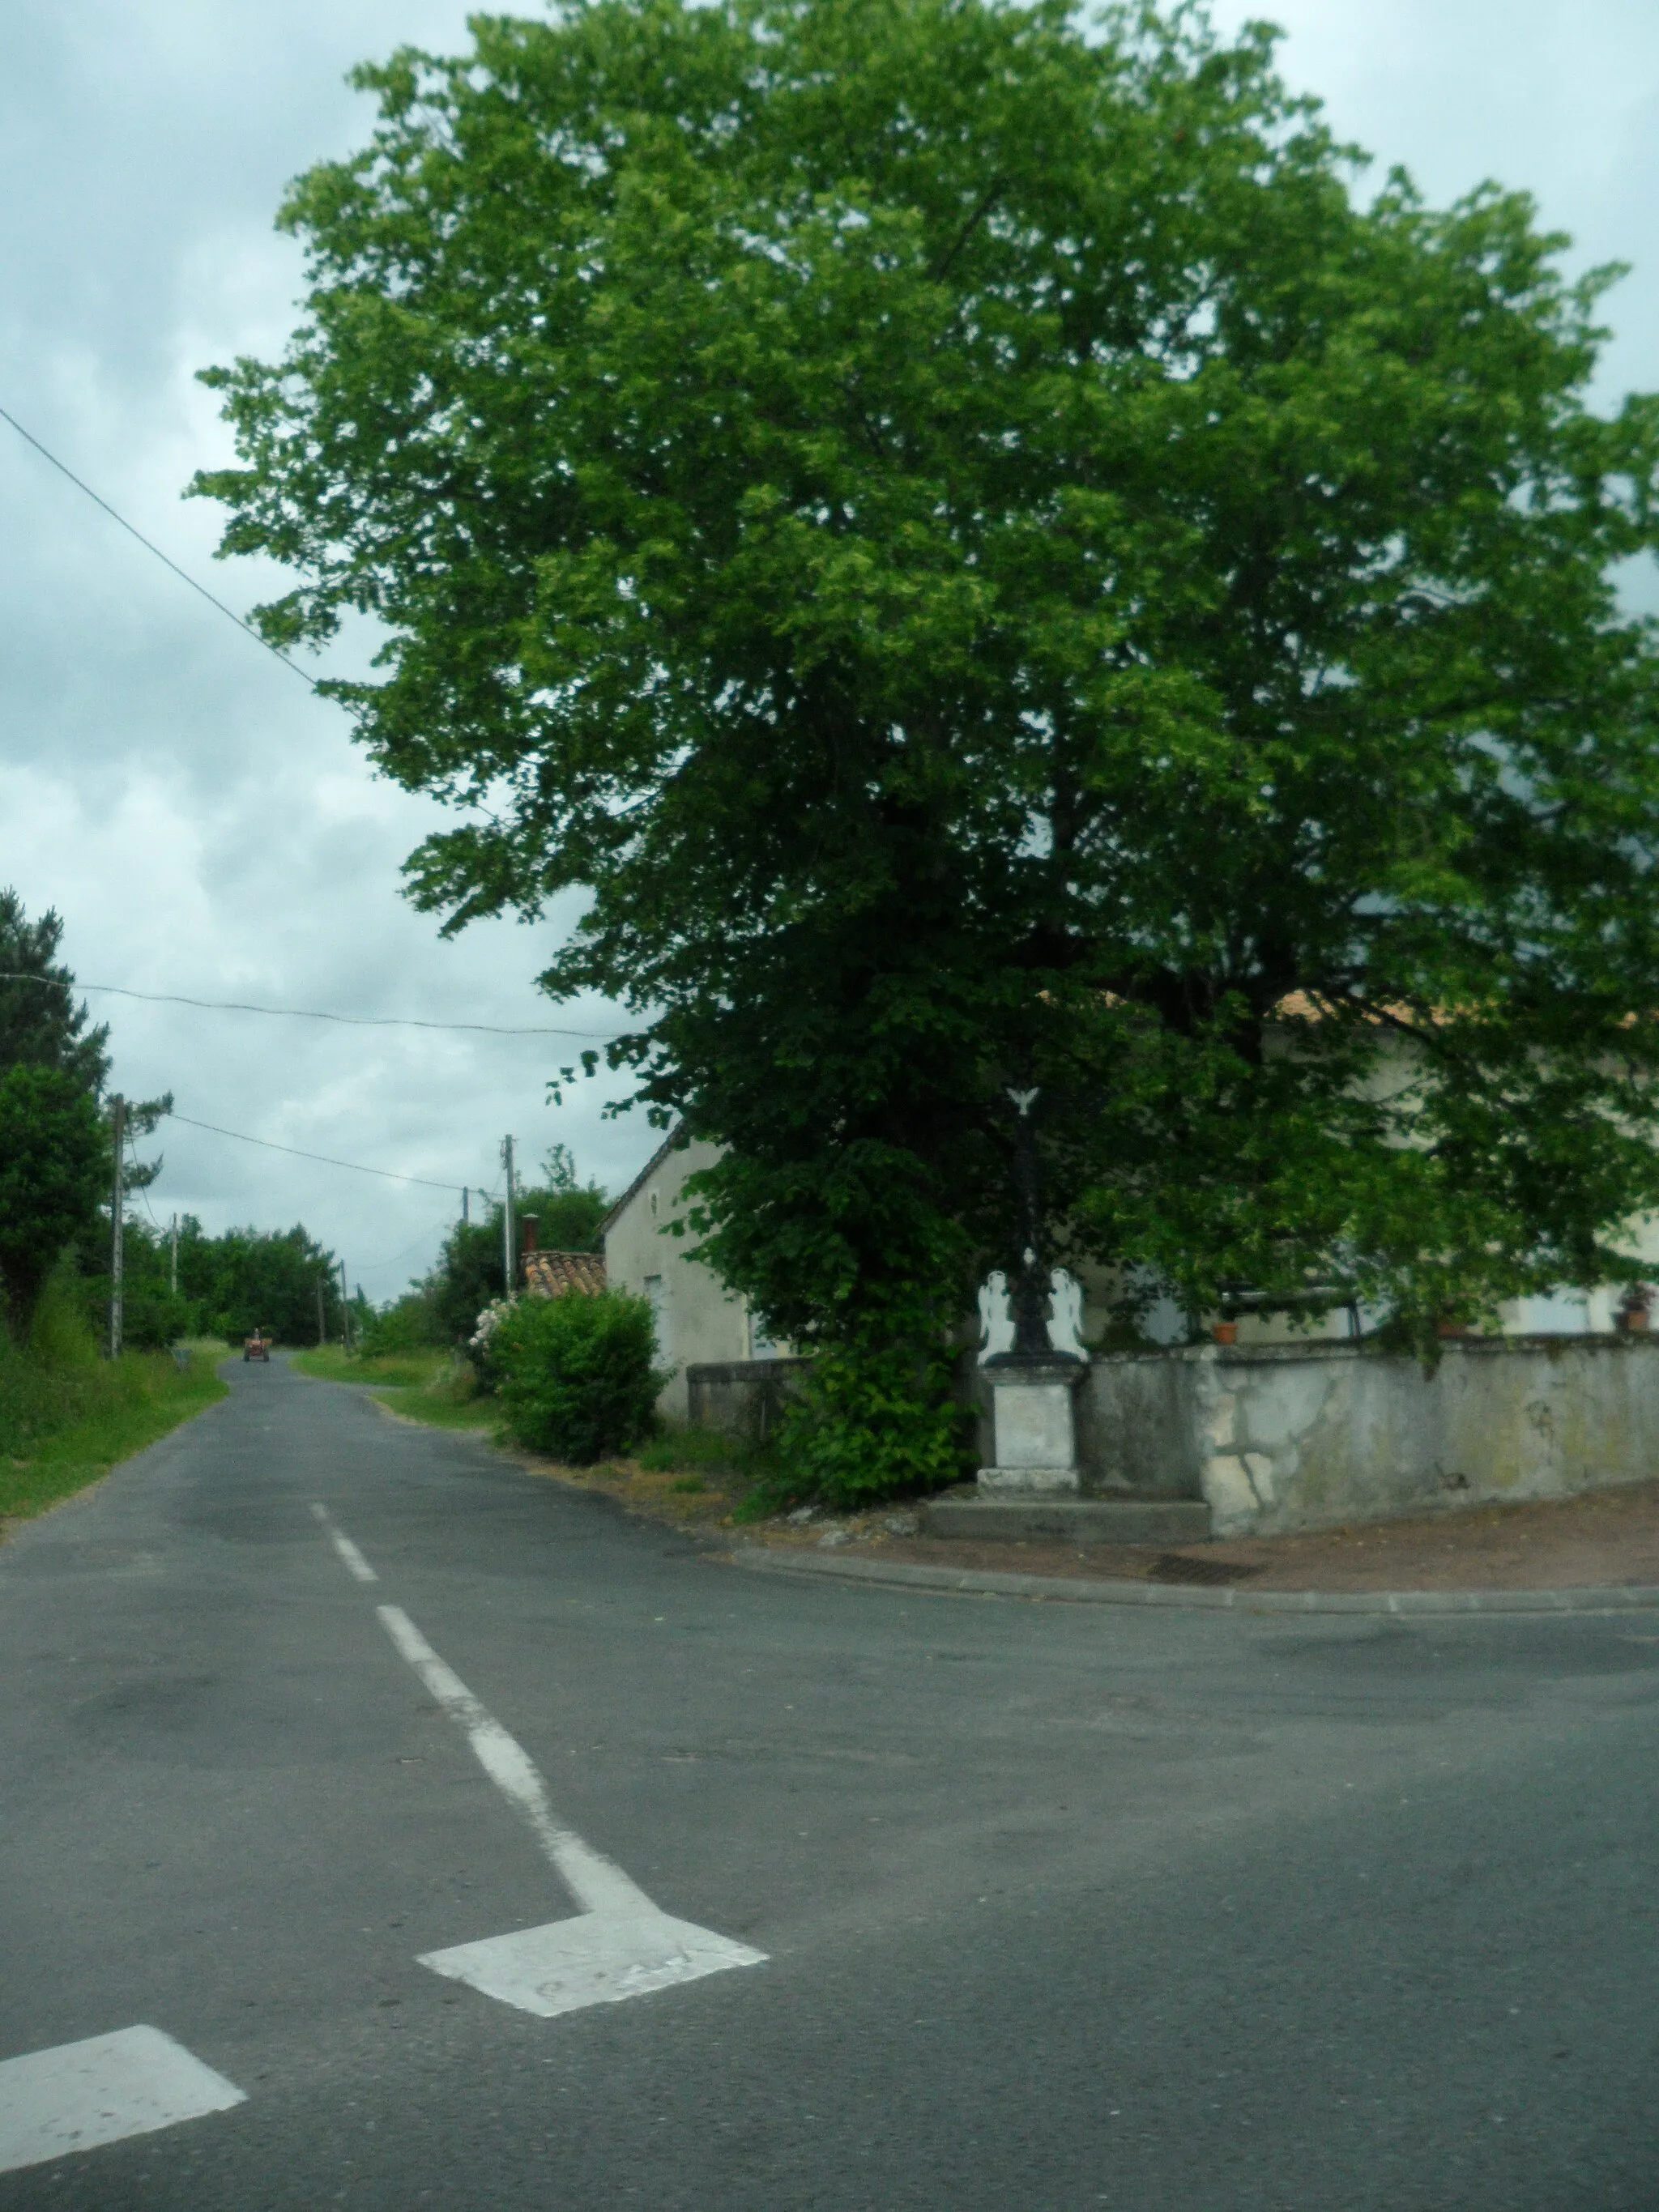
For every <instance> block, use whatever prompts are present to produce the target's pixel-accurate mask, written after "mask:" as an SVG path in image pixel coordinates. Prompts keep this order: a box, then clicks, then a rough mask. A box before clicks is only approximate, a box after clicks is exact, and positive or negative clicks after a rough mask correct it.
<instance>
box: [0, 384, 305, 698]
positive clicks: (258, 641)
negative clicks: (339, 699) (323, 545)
mask: <svg viewBox="0 0 1659 2212" xmlns="http://www.w3.org/2000/svg"><path fill="white" fill-rule="evenodd" d="M0 422H9V423H10V425H11V427H12V428H13V429H14V430H15V431H16V433H17V435H18V436H19V437H20V438H21V439H22V440H23V441H24V443H25V444H26V445H30V446H33V448H34V450H35V452H36V453H39V454H40V457H41V459H43V460H46V461H50V462H51V464H52V467H53V468H55V469H56V470H57V471H58V475H59V476H64V477H68V478H69V480H70V483H72V484H73V485H74V486H75V489H76V491H83V492H85V494H86V495H87V497H88V499H89V500H90V501H92V502H93V504H94V507H102V508H103V510H104V512H105V513H106V515H108V517H109V519H110V520H111V521H112V522H118V523H119V524H120V526H121V527H122V529H123V530H125V532H126V533H127V535H128V537H129V538H137V540H138V543H139V544H141V545H142V546H143V549H144V550H145V551H146V552H147V553H153V554H154V555H155V557H156V559H157V560H158V561H160V562H163V563H164V564H165V565H166V566H167V568H171V569H172V571H173V574H174V575H175V576H177V577H178V579H179V582H180V583H183V584H188V585H189V586H190V588H191V591H192V592H197V593H198V594H199V595H200V596H201V597H202V598H203V599H205V600H206V601H207V603H208V605H210V607H217V609H218V610H219V612H220V613H221V614H222V615H223V616H224V617H225V619H226V620H227V621H228V622H234V623H235V625H236V627H237V629H240V630H242V631H244V632H246V635H248V636H249V637H251V638H252V640H253V642H254V643H255V645H258V646H263V647H264V649H265V651H266V652H267V653H270V655H271V657H272V659H276V660H280V661H281V662H282V664H283V667H284V668H291V669H292V670H293V671H294V673H295V675H296V676H297V677H298V678H299V679H300V681H301V684H308V685H309V686H310V687H311V689H312V690H313V691H315V690H319V688H320V686H319V683H318V679H317V678H316V677H314V676H307V674H306V671H305V670H304V669H303V668H301V665H300V664H299V662H298V661H297V660H290V659H289V657H288V655H287V653H284V652H283V649H282V647H280V646H275V645H273V644H272V643H271V642H270V639H269V638H265V637H261V636H260V635H259V633H258V630H257V629H254V627H253V625H252V623H246V622H244V621H243V620H242V617H240V615H239V614H238V613H237V612H236V611H235V609H234V607H228V606H227V605H225V603H224V601H223V600H222V599H216V598H215V597H214V595H213V593H212V592H210V591H209V589H208V587H207V586H206V585H205V584H198V583H197V580H196V579H195V577H194V576H192V575H191V574H190V572H189V570H188V569H185V568H180V567H179V563H178V562H176V561H175V560H173V558H172V557H171V556H169V555H167V554H166V553H164V552H163V551H162V550H161V547H160V546H159V545H157V544H154V543H153V542H152V540H151V539H149V538H146V537H145V535H144V533H143V531H142V530H139V529H137V528H136V527H135V526H133V525H132V524H131V522H129V521H128V520H127V519H126V517H125V514H118V513H116V511H115V509H114V508H113V507H112V506H111V505H110V503H109V501H107V500H106V499H105V498H102V497H101V496H100V495H99V494H98V493H97V492H95V491H94V489H93V488H92V486H91V485H90V484H89V483H85V482H84V481H83V480H82V478H81V477H77V476H76V473H75V471H74V470H73V469H72V468H70V466H69V465H68V464H67V463H66V462H64V461H60V460H59V459H58V456H57V454H56V453H53V452H52V451H51V449H50V448H49V447H46V446H43V445H42V444H41V443H40V440H39V439H38V438H37V437H36V436H35V435H34V433H33V431H32V430H26V429H25V428H23V426H22V424H21V422H19V421H18V419H17V417H16V416H15V415H11V414H8V412H7V411H6V410H5V409H4V408H3V407H0Z"/></svg>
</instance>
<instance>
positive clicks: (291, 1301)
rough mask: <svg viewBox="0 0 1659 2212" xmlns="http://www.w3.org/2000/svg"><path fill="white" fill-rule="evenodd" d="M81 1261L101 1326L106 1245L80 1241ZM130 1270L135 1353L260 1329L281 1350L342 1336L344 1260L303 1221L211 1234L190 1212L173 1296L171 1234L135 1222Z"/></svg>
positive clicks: (128, 1300) (129, 1240)
mask: <svg viewBox="0 0 1659 2212" xmlns="http://www.w3.org/2000/svg"><path fill="white" fill-rule="evenodd" d="M107 1212H108V1210H107V1208H106V1209H105V1218H106V1221H107ZM75 1265H76V1290H77V1295H78V1296H79V1297H80V1298H81V1300H82V1303H83V1304H84V1307H85V1310H86V1313H87V1316H88V1321H90V1322H92V1323H93V1325H94V1327H96V1326H97V1325H98V1323H99V1322H100V1319H101V1316H103V1315H104V1314H105V1313H106V1310H107V1309H108V1303H109V1288H110V1285H109V1254H108V1251H107V1249H106V1245H105V1242H104V1240H102V1239H95V1240H94V1239H88V1240H86V1241H85V1242H83V1243H82V1245H81V1246H80V1248H79V1249H77V1252H76V1262H75ZM171 1277H172V1252H171V1236H170V1232H169V1231H168V1229H167V1228H166V1227H165V1226H163V1227H159V1228H158V1227H156V1226H155V1225H154V1224H152V1223H149V1222H146V1221H139V1220H134V1219H129V1220H128V1223H127V1225H126V1249H125V1284H124V1291H123V1305H124V1308H125V1328H124V1331H123V1334H124V1335H125V1340H126V1341H127V1342H128V1343H129V1344H131V1345H133V1346H136V1347H143V1346H155V1345H164V1344H173V1343H176V1342H177V1341H178V1340H179V1338H181V1337H189V1336H223V1337H229V1338H232V1339H234V1338H237V1337H243V1336H249V1335H252V1333H253V1331H254V1330H255V1329H256V1328H262V1329H264V1331H265V1332H266V1334H268V1335H271V1336H274V1337H275V1338H276V1340H277V1342H278V1343H279V1344H315V1343H316V1341H317V1340H318V1336H319V1331H320V1334H323V1335H325V1336H326V1337H328V1338H329V1339H331V1340H337V1339H338V1338H339V1335H340V1333H341V1313H340V1277H339V1267H338V1262H337V1261H336V1259H335V1257H334V1255H333V1254H332V1253H331V1252H329V1251H326V1250H325V1249H324V1248H323V1246H322V1245H320V1244H319V1243H318V1242H317V1240H316V1238H315V1237H313V1236H311V1235H310V1234H309V1232H308V1231H307V1230H306V1228H305V1227H304V1225H302V1224H301V1223H297V1222H296V1223H295V1226H294V1227H293V1228H292V1229H252V1228H247V1229H227V1230H224V1231H222V1233H221V1234H220V1235H218V1236H216V1237H210V1236H209V1235H208V1234H207V1233H206V1231H204V1229H203V1227H202V1225H201V1223H200V1222H199V1221H198V1220H197V1218H196V1217H195V1215H194V1214H191V1213H187V1214H185V1215H184V1216H183V1217H182V1218H181V1219H180V1221H179V1287H178V1290H177V1291H176V1292H175V1291H173V1288H172V1287H171ZM319 1300H320V1304H319Z"/></svg>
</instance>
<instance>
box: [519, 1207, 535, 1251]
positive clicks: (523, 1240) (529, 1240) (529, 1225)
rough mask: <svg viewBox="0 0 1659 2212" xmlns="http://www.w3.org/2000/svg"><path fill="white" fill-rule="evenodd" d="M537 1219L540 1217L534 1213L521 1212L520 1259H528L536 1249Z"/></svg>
mask: <svg viewBox="0 0 1659 2212" xmlns="http://www.w3.org/2000/svg"><path fill="white" fill-rule="evenodd" d="M537 1219H538V1217H537V1216H536V1215H535V1214H533V1213H521V1214H520V1216H519V1256H520V1259H524V1260H527V1259H528V1258H529V1257H530V1255H531V1254H532V1252H533V1251H534V1250H535V1249H536V1222H537Z"/></svg>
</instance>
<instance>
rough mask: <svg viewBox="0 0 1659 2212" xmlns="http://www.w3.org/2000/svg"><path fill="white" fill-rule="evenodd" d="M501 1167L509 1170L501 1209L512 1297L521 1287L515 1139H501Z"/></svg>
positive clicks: (504, 1262) (506, 1271) (505, 1263)
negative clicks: (516, 1229) (515, 1210)
mask: <svg viewBox="0 0 1659 2212" xmlns="http://www.w3.org/2000/svg"><path fill="white" fill-rule="evenodd" d="M501 1165H502V1166H503V1167H504V1168H505V1169H506V1170H507V1202H506V1204H505V1205H504V1206H502V1208H501V1272H502V1273H503V1274H504V1275H505V1276H506V1278H507V1296H508V1297H512V1295H513V1291H515V1290H517V1288H518V1286H519V1267H518V1258H519V1255H518V1248H517V1245H516V1244H515V1243H514V1241H513V1139H512V1138H511V1137H503V1138H502V1139H501Z"/></svg>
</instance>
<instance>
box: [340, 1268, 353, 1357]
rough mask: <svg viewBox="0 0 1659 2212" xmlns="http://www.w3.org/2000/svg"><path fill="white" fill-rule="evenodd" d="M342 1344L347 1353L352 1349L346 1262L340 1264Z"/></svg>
mask: <svg viewBox="0 0 1659 2212" xmlns="http://www.w3.org/2000/svg"><path fill="white" fill-rule="evenodd" d="M340 1342H341V1344H342V1345H343V1347H344V1348H345V1350H346V1351H348V1352H349V1351H350V1349H351V1301H350V1299H349V1297H347V1296H346V1272H345V1261H343V1260H342V1261H341V1262H340Z"/></svg>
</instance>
